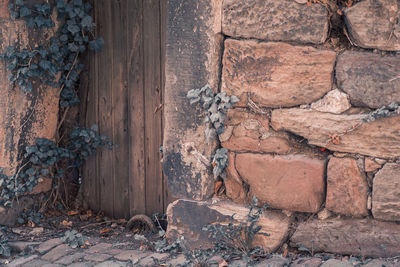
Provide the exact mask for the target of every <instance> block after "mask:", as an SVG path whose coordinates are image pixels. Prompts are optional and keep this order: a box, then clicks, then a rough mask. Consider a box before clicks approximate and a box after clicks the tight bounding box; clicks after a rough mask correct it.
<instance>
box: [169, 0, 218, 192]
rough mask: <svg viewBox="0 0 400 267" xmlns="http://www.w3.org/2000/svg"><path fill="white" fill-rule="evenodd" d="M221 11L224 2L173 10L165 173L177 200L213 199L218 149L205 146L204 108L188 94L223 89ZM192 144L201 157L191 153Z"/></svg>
mask: <svg viewBox="0 0 400 267" xmlns="http://www.w3.org/2000/svg"><path fill="white" fill-rule="evenodd" d="M221 8H222V1H221V0H216V1H209V0H200V1H171V2H169V3H168V5H167V15H166V17H167V22H166V24H167V25H166V37H165V38H166V51H165V53H166V55H165V96H164V99H165V101H164V105H163V112H164V122H165V124H164V138H163V142H164V143H163V152H164V154H163V171H164V174H165V176H166V178H167V181H168V189H169V192H170V193H169V196H171V197H172V198H190V199H208V198H209V197H210V196H211V195H212V194H213V190H214V181H213V179H212V172H210V169H211V168H209V166H208V164H209V162H211V157H212V154H213V151H214V150H215V147H216V144H207V143H206V142H205V138H204V130H205V128H204V123H203V121H204V115H203V114H204V109H203V108H202V106H201V105H200V104H198V105H190V103H189V101H188V99H187V97H186V94H187V92H188V90H190V89H194V88H201V87H203V86H204V85H205V84H209V85H210V86H211V88H212V89H213V90H215V91H216V90H218V83H219V78H218V77H219V73H220V65H221V51H222V49H221V47H222V42H223V37H222V35H221V34H220V32H221ZM200 18H202V19H200ZM177 58H179V59H180V60H176V59H177ZM188 143H190V145H191V146H192V147H193V148H194V150H192V151H195V152H197V153H196V154H193V153H187V152H186V151H185V147H186V146H187V144H188ZM200 155H201V158H202V159H204V160H202V159H201V160H199V156H200ZM204 162H205V163H206V164H205V163H204Z"/></svg>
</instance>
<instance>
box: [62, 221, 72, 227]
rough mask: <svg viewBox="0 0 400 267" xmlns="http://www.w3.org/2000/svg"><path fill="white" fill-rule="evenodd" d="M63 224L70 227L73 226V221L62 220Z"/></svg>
mask: <svg viewBox="0 0 400 267" xmlns="http://www.w3.org/2000/svg"><path fill="white" fill-rule="evenodd" d="M61 224H62V225H64V226H68V227H71V226H72V222H69V221H67V220H64V221H62V222H61Z"/></svg>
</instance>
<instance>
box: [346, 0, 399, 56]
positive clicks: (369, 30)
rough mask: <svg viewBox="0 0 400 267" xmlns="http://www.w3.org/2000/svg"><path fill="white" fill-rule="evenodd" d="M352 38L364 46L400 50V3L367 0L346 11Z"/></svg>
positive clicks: (392, 0) (388, 0)
mask: <svg viewBox="0 0 400 267" xmlns="http://www.w3.org/2000/svg"><path fill="white" fill-rule="evenodd" d="M344 15H345V20H346V25H347V29H348V31H349V34H350V36H351V40H352V41H353V42H355V43H356V44H357V45H358V46H361V47H363V48H378V49H381V50H389V51H399V50H400V21H399V20H398V18H399V17H400V3H399V1H396V0H365V1H361V2H360V3H357V4H355V5H354V6H352V7H351V8H349V9H347V10H346V11H345V12H344Z"/></svg>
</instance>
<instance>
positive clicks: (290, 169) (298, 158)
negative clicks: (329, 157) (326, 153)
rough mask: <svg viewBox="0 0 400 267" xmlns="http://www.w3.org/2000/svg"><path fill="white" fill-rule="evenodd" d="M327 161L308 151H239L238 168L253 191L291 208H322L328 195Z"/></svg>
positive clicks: (264, 199) (277, 205) (272, 203)
mask: <svg viewBox="0 0 400 267" xmlns="http://www.w3.org/2000/svg"><path fill="white" fill-rule="evenodd" d="M324 165H325V161H324V160H320V159H315V158H310V157H308V156H306V155H288V156H273V155H262V154H250V153H244V154H238V155H236V169H237V171H238V173H239V174H240V176H241V177H242V179H243V180H244V181H245V182H246V183H247V184H248V185H249V186H250V195H251V196H256V197H257V198H258V200H259V201H261V202H263V203H267V204H269V205H270V206H271V207H272V208H277V209H284V210H290V211H300V212H316V211H318V209H319V208H320V206H321V205H322V203H323V201H324V198H325V189H324V188H325V182H324V168H325V167H324Z"/></svg>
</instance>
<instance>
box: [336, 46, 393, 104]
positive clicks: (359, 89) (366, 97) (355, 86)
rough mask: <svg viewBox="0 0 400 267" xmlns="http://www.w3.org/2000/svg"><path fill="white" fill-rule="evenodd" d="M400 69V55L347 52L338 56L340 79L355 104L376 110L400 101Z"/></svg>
mask: <svg viewBox="0 0 400 267" xmlns="http://www.w3.org/2000/svg"><path fill="white" fill-rule="evenodd" d="M399 40H400V39H399ZM399 69H400V57H399V56H393V55H379V54H375V53H370V52H356V51H347V52H344V53H343V54H341V55H340V56H338V60H337V64H336V80H337V83H338V87H339V88H340V89H342V90H343V91H345V92H346V93H347V94H348V95H349V96H350V101H351V103H352V104H353V105H355V106H360V107H369V108H374V109H376V108H380V107H382V106H385V105H389V104H390V103H392V102H397V103H399V102H400V94H399V88H400V78H399V77H400V74H399V71H398V70H399Z"/></svg>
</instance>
